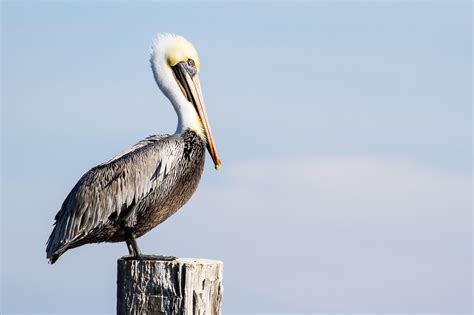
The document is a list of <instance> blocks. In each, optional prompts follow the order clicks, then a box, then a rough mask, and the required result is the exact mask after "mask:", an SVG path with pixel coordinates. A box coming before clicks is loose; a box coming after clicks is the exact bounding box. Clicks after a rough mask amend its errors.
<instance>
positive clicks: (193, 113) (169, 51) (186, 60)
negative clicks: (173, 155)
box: [150, 34, 221, 169]
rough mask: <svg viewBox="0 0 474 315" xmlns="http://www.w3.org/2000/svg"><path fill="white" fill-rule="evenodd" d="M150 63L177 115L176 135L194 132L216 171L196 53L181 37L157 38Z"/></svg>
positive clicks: (214, 150)
mask: <svg viewBox="0 0 474 315" xmlns="http://www.w3.org/2000/svg"><path fill="white" fill-rule="evenodd" d="M150 62H151V67H152V70H153V75H154V77H155V81H156V83H157V84H158V86H159V88H160V89H161V91H162V92H163V93H164V94H165V95H166V97H168V99H169V100H170V101H171V104H173V107H174V109H175V110H176V113H177V114H178V128H177V130H176V132H177V133H181V132H183V131H185V130H186V129H191V130H193V131H195V132H196V133H197V134H198V135H199V136H200V137H201V138H202V139H203V140H204V141H205V142H206V143H207V149H208V151H209V154H210V155H211V157H212V160H213V162H214V165H215V168H216V169H218V168H219V167H220V165H221V161H220V160H219V156H218V155H217V151H216V148H215V145H214V139H213V137H212V133H211V127H210V125H209V122H208V119H207V114H206V109H205V107H204V101H203V98H202V92H201V84H200V83H199V76H198V73H199V70H200V68H201V64H200V61H199V56H198V54H197V52H196V49H195V48H194V46H193V45H192V44H191V43H190V42H189V41H187V40H186V39H185V38H184V37H182V36H178V35H172V34H158V35H157V36H156V38H155V40H154V41H153V44H152V47H151V57H150Z"/></svg>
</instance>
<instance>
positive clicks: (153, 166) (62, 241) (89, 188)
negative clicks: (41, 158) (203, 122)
mask: <svg viewBox="0 0 474 315" xmlns="http://www.w3.org/2000/svg"><path fill="white" fill-rule="evenodd" d="M183 150H184V142H183V141H181V139H180V138H179V137H177V136H167V135H166V136H151V137H148V138H146V139H144V140H142V141H140V142H139V143H137V144H136V145H134V146H133V147H131V148H130V149H127V150H126V151H124V152H122V153H120V154H118V155H117V156H115V157H114V158H112V159H111V160H109V161H108V162H106V163H103V164H100V165H98V166H96V167H94V168H92V169H91V170H90V171H88V172H87V173H86V174H84V176H82V177H81V179H80V180H79V182H78V183H77V184H76V185H75V186H74V188H73V189H72V191H71V192H70V193H69V195H68V196H67V197H66V200H65V201H64V203H63V205H62V207H61V210H60V211H59V212H58V214H57V215H56V216H55V221H56V222H55V227H54V229H53V232H52V233H51V236H50V237H49V239H48V243H47V249H46V251H47V256H48V258H49V259H50V261H51V262H54V261H55V260H56V259H57V258H58V257H59V256H60V255H61V254H62V253H63V252H64V251H65V250H67V249H68V248H71V247H74V245H76V244H78V243H79V242H80V241H81V240H83V239H84V238H85V237H87V236H89V235H90V234H91V233H98V232H99V231H100V230H101V229H102V228H104V227H105V226H107V225H108V224H113V222H114V220H115V219H117V218H119V217H120V216H121V214H123V212H124V211H125V210H126V211H133V209H131V208H133V207H134V206H135V205H136V204H137V202H138V201H139V200H140V199H141V198H143V197H144V196H146V195H147V194H148V193H149V192H150V191H151V190H152V189H154V188H156V187H158V186H159V185H160V183H161V182H162V181H163V179H164V178H165V176H166V174H167V172H169V170H170V169H172V168H173V167H175V166H176V164H177V162H178V160H179V157H180V156H182V154H183Z"/></svg>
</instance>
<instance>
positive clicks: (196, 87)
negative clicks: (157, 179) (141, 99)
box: [174, 64, 221, 170]
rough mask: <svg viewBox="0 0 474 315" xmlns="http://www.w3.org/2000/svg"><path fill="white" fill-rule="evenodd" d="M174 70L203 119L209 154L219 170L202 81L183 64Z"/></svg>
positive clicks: (218, 160)
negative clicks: (203, 95) (203, 96)
mask: <svg viewBox="0 0 474 315" xmlns="http://www.w3.org/2000/svg"><path fill="white" fill-rule="evenodd" d="M174 70H175V75H176V77H177V81H178V82H179V83H180V84H179V85H180V88H181V89H182V90H183V93H184V95H186V97H187V98H188V100H189V101H190V102H191V103H192V104H193V105H194V107H195V108H196V111H197V113H198V115H199V118H200V119H201V122H202V125H203V128H204V132H205V135H206V138H207V150H208V151H209V154H210V155H211V157H212V161H213V162H214V166H215V168H216V170H218V169H219V167H220V166H221V161H220V159H219V156H218V154H217V150H216V146H215V144H214V138H213V136H212V132H211V126H210V125H209V121H208V119H207V113H206V108H205V107H204V101H203V98H202V91H201V83H199V77H198V74H197V73H195V74H194V75H193V76H192V77H191V76H190V75H189V73H188V71H187V70H186V68H185V67H184V66H183V65H181V64H177V65H176V69H174ZM176 70H177V71H176Z"/></svg>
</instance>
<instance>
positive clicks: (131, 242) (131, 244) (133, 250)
mask: <svg viewBox="0 0 474 315" xmlns="http://www.w3.org/2000/svg"><path fill="white" fill-rule="evenodd" d="M126 242H127V247H128V252H129V254H130V256H132V257H136V258H139V257H140V256H142V252H141V250H140V248H139V247H138V244H137V240H136V239H135V238H134V237H133V236H131V235H130V236H129V237H128V238H127V240H126Z"/></svg>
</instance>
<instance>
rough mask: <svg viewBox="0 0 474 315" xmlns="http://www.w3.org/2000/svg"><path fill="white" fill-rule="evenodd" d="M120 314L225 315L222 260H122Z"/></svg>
mask: <svg viewBox="0 0 474 315" xmlns="http://www.w3.org/2000/svg"><path fill="white" fill-rule="evenodd" d="M117 267H118V269H117V276H118V277H117V314H119V315H124V314H186V315H187V314H200V315H201V314H202V315H204V314H206V315H207V314H209V315H218V314H221V301H222V294H223V285H222V279H223V269H224V264H223V263H222V262H221V261H216V260H207V259H189V258H178V259H175V260H171V261H166V260H158V259H140V260H136V259H129V258H120V259H119V260H118V261H117Z"/></svg>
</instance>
